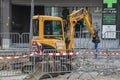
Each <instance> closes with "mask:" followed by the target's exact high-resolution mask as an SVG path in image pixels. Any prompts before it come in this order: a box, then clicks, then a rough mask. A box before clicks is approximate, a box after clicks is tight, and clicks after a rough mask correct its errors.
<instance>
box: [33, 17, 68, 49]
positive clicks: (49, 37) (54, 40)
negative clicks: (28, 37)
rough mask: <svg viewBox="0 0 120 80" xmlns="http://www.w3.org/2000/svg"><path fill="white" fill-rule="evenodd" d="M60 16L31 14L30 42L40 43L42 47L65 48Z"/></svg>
mask: <svg viewBox="0 0 120 80" xmlns="http://www.w3.org/2000/svg"><path fill="white" fill-rule="evenodd" d="M63 28H64V27H63V21H62V18H59V17H53V16H43V15H42V16H40V15H38V16H33V39H32V42H38V43H40V44H42V48H43V49H64V50H65V49H66V45H65V41H64V40H65V39H64V29H63Z"/></svg>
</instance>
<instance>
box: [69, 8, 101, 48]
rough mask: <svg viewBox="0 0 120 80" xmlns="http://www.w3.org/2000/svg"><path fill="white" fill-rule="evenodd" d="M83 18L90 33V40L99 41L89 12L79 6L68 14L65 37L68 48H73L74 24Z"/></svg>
mask: <svg viewBox="0 0 120 80" xmlns="http://www.w3.org/2000/svg"><path fill="white" fill-rule="evenodd" d="M82 19H83V20H84V21H85V23H86V25H87V28H88V30H89V32H90V33H91V36H92V38H93V40H92V42H93V43H99V42H100V39H99V36H98V34H97V33H96V31H95V30H94V28H93V24H92V21H91V18H90V16H89V13H88V11H87V9H86V8H81V9H80V10H75V11H73V12H72V13H71V14H70V15H69V16H68V30H67V36H68V37H67V38H68V42H69V45H68V49H73V48H74V44H73V43H74V33H75V30H74V29H75V25H76V23H77V21H79V20H82Z"/></svg>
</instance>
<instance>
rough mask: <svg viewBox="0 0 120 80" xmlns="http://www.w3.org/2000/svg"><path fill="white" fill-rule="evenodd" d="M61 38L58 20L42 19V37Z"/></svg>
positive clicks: (60, 27) (60, 26)
mask: <svg viewBox="0 0 120 80" xmlns="http://www.w3.org/2000/svg"><path fill="white" fill-rule="evenodd" d="M48 37H49V38H55V39H57V38H58V39H62V25H61V22H60V21H59V20H45V21H44V38H48Z"/></svg>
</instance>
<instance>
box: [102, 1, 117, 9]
mask: <svg viewBox="0 0 120 80" xmlns="http://www.w3.org/2000/svg"><path fill="white" fill-rule="evenodd" d="M103 3H107V7H108V8H112V6H113V3H117V0H103Z"/></svg>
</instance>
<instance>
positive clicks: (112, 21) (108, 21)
mask: <svg viewBox="0 0 120 80" xmlns="http://www.w3.org/2000/svg"><path fill="white" fill-rule="evenodd" d="M103 24H104V25H116V14H103Z"/></svg>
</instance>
